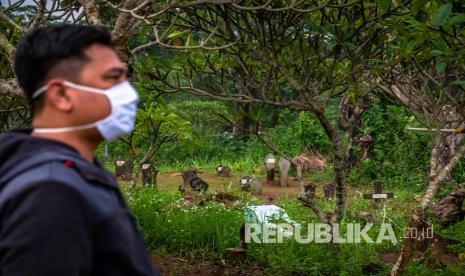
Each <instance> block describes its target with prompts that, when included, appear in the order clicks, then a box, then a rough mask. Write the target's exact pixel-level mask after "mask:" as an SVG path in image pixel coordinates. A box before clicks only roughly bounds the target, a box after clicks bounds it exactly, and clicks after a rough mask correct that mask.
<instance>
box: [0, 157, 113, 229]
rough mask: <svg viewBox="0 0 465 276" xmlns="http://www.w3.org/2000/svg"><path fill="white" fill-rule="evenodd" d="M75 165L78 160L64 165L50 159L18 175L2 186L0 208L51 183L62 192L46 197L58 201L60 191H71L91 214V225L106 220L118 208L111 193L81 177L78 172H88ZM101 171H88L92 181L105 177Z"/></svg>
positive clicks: (59, 160)
mask: <svg viewBox="0 0 465 276" xmlns="http://www.w3.org/2000/svg"><path fill="white" fill-rule="evenodd" d="M77 163H79V160H75V159H74V160H73V159H72V158H70V159H69V160H64V161H63V160H61V159H56V160H53V159H52V160H48V161H46V162H43V163H41V164H38V165H35V166H33V167H31V168H27V169H25V170H24V171H21V172H19V173H18V174H16V175H15V176H14V177H13V178H12V179H10V180H9V181H7V183H3V186H2V189H1V190H0V208H1V206H2V205H3V204H4V203H6V202H8V201H10V200H12V199H14V198H16V197H21V196H24V195H25V194H26V195H27V194H28V193H31V191H34V190H38V189H42V188H44V186H45V185H48V184H50V183H53V185H59V186H65V187H66V188H65V189H56V190H55V191H56V192H51V193H50V195H49V196H50V197H49V198H51V197H59V196H60V192H61V191H65V190H73V191H75V192H76V193H77V194H78V195H79V196H80V197H81V198H82V199H83V201H82V202H83V204H85V206H83V207H84V208H86V209H88V210H89V212H90V213H92V214H93V217H94V220H95V222H98V221H100V220H102V219H105V218H107V217H110V216H111V215H112V214H113V212H114V211H115V208H116V207H117V205H118V197H117V195H116V194H115V191H114V189H112V188H111V185H110V186H107V185H104V184H103V183H99V182H98V181H93V180H92V179H88V178H86V177H85V176H83V175H82V174H83V172H82V171H81V170H84V173H88V172H87V171H86V168H84V169H83V168H82V167H81V168H79V167H78V166H79V165H78V164H77ZM87 169H89V168H87ZM102 170H103V169H97V168H95V169H94V170H92V169H89V171H93V172H94V173H95V175H94V177H95V176H97V178H98V176H99V174H102V175H105V172H104V171H102ZM100 177H103V176H100ZM108 181H110V179H109V180H108ZM51 191H53V190H51Z"/></svg>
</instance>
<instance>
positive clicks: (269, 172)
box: [265, 153, 276, 182]
mask: <svg viewBox="0 0 465 276" xmlns="http://www.w3.org/2000/svg"><path fill="white" fill-rule="evenodd" d="M265 166H266V181H268V182H271V181H274V176H275V166H276V158H275V157H274V155H273V154H271V153H270V154H268V155H267V156H266V157H265Z"/></svg>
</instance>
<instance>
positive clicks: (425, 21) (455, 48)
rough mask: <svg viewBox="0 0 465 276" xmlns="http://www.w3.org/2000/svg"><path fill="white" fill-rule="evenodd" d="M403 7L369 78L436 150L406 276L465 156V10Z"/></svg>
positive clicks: (435, 4)
mask: <svg viewBox="0 0 465 276" xmlns="http://www.w3.org/2000/svg"><path fill="white" fill-rule="evenodd" d="M399 6H400V5H399ZM400 7H401V9H400V10H401V11H402V13H403V16H401V17H399V18H397V20H396V21H392V20H389V19H388V20H386V21H384V24H385V26H386V28H388V29H390V30H391V31H390V32H389V33H388V36H386V37H385V38H384V39H382V40H380V43H382V44H383V46H380V47H381V48H382V47H384V48H385V49H386V50H385V51H384V54H383V56H382V57H380V58H379V59H376V60H373V61H374V62H373V61H370V62H369V65H368V66H367V71H369V73H367V74H366V75H365V76H366V78H367V80H369V81H370V82H371V83H373V84H376V85H377V86H378V87H379V88H380V89H381V90H382V91H383V92H384V93H385V94H387V95H389V96H391V97H392V98H394V99H396V100H397V102H398V103H400V104H401V105H403V106H405V107H406V108H408V109H409V111H410V112H411V113H412V114H413V115H414V116H415V118H416V119H417V121H418V122H420V123H422V124H423V125H424V126H426V127H427V128H428V130H429V132H428V133H429V135H430V139H431V144H432V148H431V156H430V168H429V172H428V179H427V183H426V192H425V195H424V196H423V198H422V201H421V204H420V206H419V207H418V208H417V209H416V210H415V211H414V214H413V216H412V219H411V222H410V228H409V233H407V236H408V237H409V238H407V239H406V240H405V241H404V245H403V247H402V250H401V254H400V256H399V259H398V261H397V263H396V264H395V266H394V267H393V269H392V272H391V274H392V275H398V274H400V273H401V272H402V271H403V269H404V267H405V266H406V264H407V263H408V261H409V259H410V256H411V252H412V246H413V240H414V239H413V238H412V235H410V231H413V230H411V229H415V231H424V230H425V229H424V227H427V226H428V224H427V223H426V222H425V221H426V215H425V211H426V209H427V208H428V207H430V206H431V204H432V200H433V198H434V196H435V195H436V194H437V192H438V191H439V189H440V188H441V187H442V185H443V184H444V183H445V182H447V181H448V180H449V179H450V173H451V171H452V170H453V168H454V166H455V165H456V164H457V163H458V161H459V160H460V158H461V157H462V156H463V155H464V153H465V145H464V144H463V135H462V134H460V133H461V129H462V128H463V127H464V118H465V117H464V116H463V114H464V113H463V111H462V110H463V106H464V103H465V102H464V97H463V87H462V85H463V84H464V82H463V73H462V72H463V71H464V70H463V69H464V67H463V58H464V57H465V52H464V50H463V45H464V42H465V41H464V38H463V35H464V34H465V33H464V32H463V30H462V29H463V28H462V27H463V26H462V25H463V22H465V14H464V12H465V10H464V9H463V7H461V6H460V4H459V3H458V2H455V3H448V4H443V3H442V2H440V1H428V3H425V2H424V1H413V2H412V3H409V4H408V5H402V6H400ZM433 129H434V130H433ZM440 129H452V130H454V129H455V130H456V131H455V132H454V131H452V132H442V131H440Z"/></svg>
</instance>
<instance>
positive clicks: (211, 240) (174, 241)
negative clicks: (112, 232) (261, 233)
mask: <svg viewBox="0 0 465 276" xmlns="http://www.w3.org/2000/svg"><path fill="white" fill-rule="evenodd" d="M394 192H395V194H396V198H394V199H392V200H390V201H387V202H386V203H385V205H383V204H381V205H380V206H379V208H378V209H373V207H372V205H371V202H370V201H367V200H363V199H362V193H357V194H355V195H354V196H353V197H352V199H351V200H349V201H348V205H347V209H348V210H349V211H363V210H365V211H367V210H368V211H370V213H372V214H374V215H376V216H377V217H378V218H380V219H382V218H383V216H384V214H387V216H386V218H385V220H386V222H391V223H393V224H394V225H395V226H394V231H395V233H396V236H397V237H402V233H403V231H405V228H406V226H407V222H408V219H409V216H408V213H409V211H406V209H399V208H398V207H396V206H398V205H399V204H405V203H411V204H410V205H408V204H407V205H403V206H404V208H407V210H409V209H411V208H413V206H415V204H414V202H412V201H414V199H413V196H412V194H411V193H410V192H405V191H403V190H395V191H394ZM125 194H126V196H127V200H128V202H129V205H130V207H131V208H132V210H133V212H134V214H135V216H136V218H137V221H138V223H139V225H140V227H141V229H142V231H143V232H144V235H145V238H146V241H147V244H148V246H149V249H150V251H151V252H152V253H153V254H157V255H177V256H188V257H192V258H196V259H217V260H222V259H224V258H225V255H224V252H225V249H226V248H229V247H239V246H240V245H241V241H240V238H239V229H240V227H241V225H242V223H243V222H244V216H243V207H244V206H245V205H246V204H257V203H259V202H257V200H256V199H254V198H251V197H248V196H242V197H241V200H240V202H237V203H236V204H235V205H232V206H229V207H226V206H225V205H224V204H221V203H217V202H210V203H206V204H205V205H203V206H199V205H191V204H187V203H186V202H184V200H183V199H182V198H181V197H180V195H179V194H177V193H169V192H161V191H158V190H156V189H144V188H140V189H136V190H134V191H132V192H130V191H129V190H125ZM238 195H239V194H238ZM276 204H277V205H279V206H281V207H282V208H284V209H285V210H286V211H287V213H288V214H289V216H290V217H291V218H292V219H293V220H295V221H297V222H299V223H301V224H302V225H306V224H307V223H312V222H314V223H317V222H318V220H317V218H316V217H315V216H314V215H313V213H312V212H311V211H310V210H309V209H308V208H306V207H303V206H302V204H301V203H300V202H299V201H297V200H295V199H287V198H283V199H281V200H279V201H278V202H277V203H276ZM319 205H320V207H321V208H322V209H324V210H330V209H332V207H333V205H334V201H333V200H324V199H321V200H319ZM409 206H410V207H409ZM354 222H359V223H362V224H365V223H367V222H366V221H364V220H363V219H360V218H358V217H352V216H350V215H349V216H346V217H345V220H344V221H343V222H342V223H341V225H344V224H345V223H354ZM304 229H305V228H304ZM379 230H380V227H379V224H375V225H374V226H373V228H372V229H371V230H370V232H369V236H370V237H372V238H374V239H376V237H377V233H378V232H379ZM344 232H345V229H344V228H342V230H341V233H344ZM441 232H442V233H444V234H446V235H447V236H449V237H455V238H456V239H459V240H462V241H464V242H465V240H464V238H465V236H464V235H463V233H464V232H465V223H461V224H457V225H456V226H455V227H453V228H450V229H449V230H447V229H446V230H441ZM399 242H401V240H400V239H399ZM399 248H400V243H399V244H397V245H393V244H391V243H390V242H389V241H384V242H383V243H381V244H368V243H361V244H317V243H313V242H312V243H309V244H298V243H296V242H295V241H293V240H289V241H285V242H284V243H282V244H256V243H251V244H249V248H248V253H247V254H248V255H247V260H246V261H245V264H247V263H250V262H252V263H255V264H258V265H260V266H261V267H263V268H264V271H265V274H267V275H362V274H375V275H376V274H377V275H385V274H386V273H387V272H388V271H389V269H390V265H386V264H383V263H382V261H381V256H382V254H383V253H386V252H396V251H398V250H399ZM455 250H456V251H457V253H460V252H461V250H465V248H462V247H458V248H456V249H455ZM414 272H416V273H417V275H418V273H427V274H428V275H432V273H433V274H439V275H441V274H443V275H447V273H449V275H460V273H462V275H463V273H465V266H464V265H463V264H461V265H450V266H447V267H445V268H439V269H435V270H432V269H430V268H428V267H426V266H425V264H423V263H418V262H415V261H414V262H412V263H411V265H410V266H409V267H408V269H407V275H414ZM459 272H460V273H459Z"/></svg>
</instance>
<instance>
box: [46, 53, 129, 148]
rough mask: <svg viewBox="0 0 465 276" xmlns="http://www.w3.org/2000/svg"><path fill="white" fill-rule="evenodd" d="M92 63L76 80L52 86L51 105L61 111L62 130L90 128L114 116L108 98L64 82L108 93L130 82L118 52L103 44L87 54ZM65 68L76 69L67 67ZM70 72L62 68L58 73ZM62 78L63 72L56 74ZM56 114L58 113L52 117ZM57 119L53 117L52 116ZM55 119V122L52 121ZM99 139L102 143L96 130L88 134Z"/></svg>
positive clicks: (51, 83)
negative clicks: (114, 87)
mask: <svg viewBox="0 0 465 276" xmlns="http://www.w3.org/2000/svg"><path fill="white" fill-rule="evenodd" d="M85 54H86V56H87V57H88V58H89V61H88V62H87V63H85V65H84V66H83V67H82V68H81V69H80V72H79V73H77V74H78V75H77V76H75V77H74V78H73V80H70V79H66V78H63V77H56V78H53V79H51V80H49V82H48V91H47V99H46V102H47V105H48V106H49V107H50V108H53V109H55V110H57V111H58V112H59V114H60V116H61V115H63V116H64V117H63V118H65V120H64V121H62V123H61V124H65V125H59V126H58V127H69V126H79V125H86V124H90V123H94V122H97V121H99V120H101V119H104V118H106V117H107V116H109V115H110V113H111V104H110V102H109V100H108V98H107V96H105V95H104V94H100V93H93V92H88V91H85V90H80V89H77V88H73V87H69V86H67V85H64V83H63V82H64V81H65V80H67V81H71V82H73V83H76V84H80V85H83V86H88V87H92V88H98V89H102V90H105V89H108V88H110V87H112V86H114V85H116V84H118V83H121V82H124V81H126V80H127V74H126V65H125V64H124V63H122V62H121V60H120V59H119V58H118V56H117V55H116V53H115V51H114V50H113V49H112V48H110V47H108V46H104V45H101V44H92V45H91V46H89V47H88V48H87V49H86V51H85ZM61 66H72V64H70V63H68V64H67V63H63V64H62V65H61ZM60 68H62V69H61V70H66V69H68V68H69V67H68V68H66V67H59V68H57V69H56V70H60ZM55 73H57V74H58V75H59V74H60V73H59V72H55ZM50 114H54V113H50ZM51 116H53V115H51ZM50 119H52V118H50ZM88 133H89V134H91V135H92V137H95V138H96V139H99V138H100V139H101V138H102V137H101V135H100V133H99V132H98V131H97V130H96V129H93V130H90V132H88Z"/></svg>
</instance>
